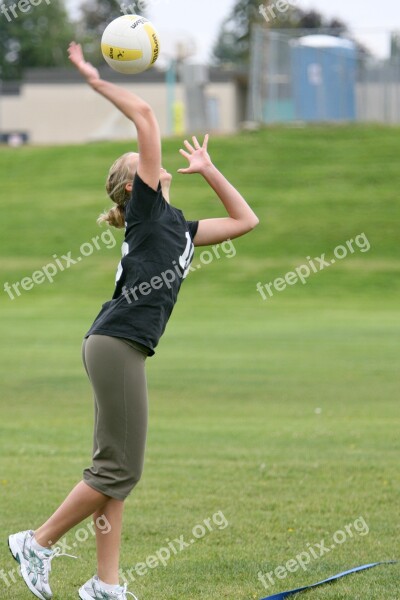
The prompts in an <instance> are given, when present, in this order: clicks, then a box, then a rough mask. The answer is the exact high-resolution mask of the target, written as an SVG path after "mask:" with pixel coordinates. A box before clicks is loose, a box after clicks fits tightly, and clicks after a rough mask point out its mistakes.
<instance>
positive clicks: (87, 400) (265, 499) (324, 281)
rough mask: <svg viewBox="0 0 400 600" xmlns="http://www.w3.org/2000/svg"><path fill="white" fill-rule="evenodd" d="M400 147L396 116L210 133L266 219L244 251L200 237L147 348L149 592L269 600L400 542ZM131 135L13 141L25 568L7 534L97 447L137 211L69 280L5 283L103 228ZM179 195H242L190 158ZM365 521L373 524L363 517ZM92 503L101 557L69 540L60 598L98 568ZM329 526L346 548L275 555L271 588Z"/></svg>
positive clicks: (139, 501) (379, 596)
mask: <svg viewBox="0 0 400 600" xmlns="http://www.w3.org/2000/svg"><path fill="white" fill-rule="evenodd" d="M399 146H400V144H399V131H398V130H396V129H388V128H381V127H367V128H363V127H341V128H330V127H314V128H309V129H284V128H276V129H270V130H267V131H262V132H259V133H255V134H244V135H241V136H237V137H232V138H225V139H223V138H216V139H212V140H211V141H210V151H211V154H212V156H213V158H214V161H215V163H216V164H217V166H219V167H220V168H221V170H223V171H224V172H225V173H226V175H227V176H228V178H230V179H231V180H232V182H233V183H234V184H235V185H237V187H238V188H239V189H240V190H241V191H242V192H243V194H244V195H245V196H246V198H247V200H248V201H249V202H250V204H251V205H252V206H253V208H254V209H255V211H256V213H257V215H258V216H259V218H260V225H259V226H258V228H257V229H256V230H255V231H254V232H252V233H251V234H250V235H248V236H245V237H243V238H241V239H239V240H235V242H234V245H235V250H236V256H234V257H232V258H228V257H227V256H221V258H220V259H219V260H217V259H215V260H213V261H212V262H211V264H209V265H205V264H203V262H202V261H201V252H202V251H203V250H204V249H201V248H198V249H197V252H196V254H197V257H196V260H195V264H199V265H200V266H201V269H198V270H196V272H193V273H191V274H190V275H189V277H188V279H187V281H186V282H185V283H184V287H183V288H182V291H181V295H180V300H179V302H178V304H177V306H176V308H175V310H174V313H173V316H172V318H171V321H170V323H169V325H168V327H167V331H166V333H165V335H164V337H163V338H162V340H161V343H160V345H159V347H158V351H157V354H156V356H155V357H154V358H151V359H148V361H147V374H148V382H149V397H150V427H149V435H148V446H147V455H146V464H145V471H144V475H143V478H142V480H141V482H140V484H139V485H138V487H137V488H136V490H135V491H134V493H133V494H132V495H131V496H130V498H129V499H128V501H127V504H126V512H125V518H124V535H123V551H122V560H121V568H122V569H123V570H124V573H127V572H128V571H129V569H131V574H132V577H135V581H133V582H130V589H131V590H132V591H133V592H134V593H135V594H136V595H137V596H138V598H139V599H140V600H156V599H159V600H161V599H162V600H197V599H201V600H214V599H216V598H226V599H229V600H234V599H235V600H258V599H260V598H263V597H265V596H267V595H269V594H274V593H277V592H279V591H283V590H286V589H291V588H295V587H299V586H302V585H306V584H308V583H313V582H316V581H319V580H321V579H324V578H326V577H329V576H331V575H334V574H335V573H338V572H340V571H342V570H346V569H349V568H351V567H354V566H357V565H361V564H364V563H370V562H374V561H380V560H393V559H399V558H400V552H399V542H398V540H399V535H400V527H399V519H398V515H399V492H400V486H399V477H398V465H399V446H400V439H399V420H400V419H399V416H400V414H399V379H398V356H399V345H398V344H399V330H400V318H399V317H400V312H399V292H400V284H399V272H400V259H399V236H398V229H399V225H398V223H399V217H400V208H399V199H398V190H399V189H400V170H399V166H398V155H399ZM132 147H133V148H134V149H135V144H133V146H132ZM180 147H181V141H180V140H168V141H167V142H165V144H164V165H165V166H166V167H167V168H168V169H170V170H172V172H174V171H176V169H177V168H178V167H179V166H182V164H183V163H182V159H181V157H180V156H179V154H178V149H179V148H180ZM129 148H130V146H129V145H127V144H122V143H119V144H95V145H89V146H86V147H72V146H71V147H62V148H22V149H18V150H11V149H2V150H0V170H1V174H2V176H1V186H2V195H1V197H2V200H1V219H0V221H1V224H0V227H1V237H0V243H1V258H0V261H1V288H2V292H1V296H0V310H1V312H0V319H1V337H2V344H1V350H0V352H1V360H0V372H1V420H0V430H1V437H0V457H1V459H0V460H1V470H0V488H1V507H0V514H1V531H2V540H3V544H2V546H1V548H0V557H1V568H2V569H3V570H4V573H5V574H6V576H7V578H8V580H7V581H9V580H10V578H11V575H10V574H9V571H10V570H11V571H12V570H13V569H15V566H16V563H14V561H12V559H11V556H10V555H9V551H8V548H7V545H6V536H7V535H8V534H9V533H12V532H15V531H19V530H21V529H27V528H35V527H37V526H39V525H40V524H41V523H42V522H43V521H44V520H45V519H46V518H47V517H48V516H49V514H50V513H51V512H52V511H53V510H54V509H55V508H56V507H57V506H58V504H59V503H60V502H61V501H62V500H63V499H64V497H65V495H66V493H67V492H68V491H69V490H70V488H71V487H72V486H73V485H74V484H75V483H76V482H77V481H78V480H79V479H80V478H81V473H82V470H83V468H84V467H86V466H88V465H89V464H90V453H91V441H92V394H91V388H90V385H89V382H88V380H87V377H86V374H85V371H84V368H83V365H82V362H81V344H82V338H83V335H84V333H85V332H86V331H87V329H88V328H89V326H90V324H91V323H92V320H93V319H94V317H95V316H96V314H97V312H98V310H99V309H100V306H101V304H102V303H103V302H105V300H107V299H109V298H110V297H111V294H112V291H113V281H114V273H115V269H116V265H117V263H118V261H119V255H120V245H121V242H122V238H121V232H115V233H114V235H115V239H116V241H117V243H116V245H115V246H114V247H113V248H107V247H106V246H105V245H104V244H103V245H102V246H101V248H100V249H99V250H96V251H94V252H93V254H92V255H91V256H88V257H86V258H85V259H84V260H82V261H81V262H79V263H78V264H76V265H74V266H73V267H71V268H69V269H65V270H64V271H63V272H59V273H58V274H57V275H56V276H55V278H54V282H53V283H52V284H50V283H49V282H48V281H47V282H44V283H42V284H41V285H35V286H34V288H33V289H32V290H30V291H23V292H22V293H21V295H20V296H16V295H15V298H14V300H12V299H11V298H10V297H9V295H8V294H7V293H6V292H5V291H3V285H4V283H5V282H8V283H9V284H12V283H15V282H20V281H21V280H22V279H23V278H24V277H30V276H31V275H32V273H33V272H35V271H37V270H38V269H41V267H42V266H43V265H46V264H47V263H50V262H52V261H53V262H54V261H55V258H54V256H53V255H55V254H56V255H57V256H58V257H61V256H63V255H66V254H67V253H68V252H70V251H71V252H72V256H75V257H76V256H77V255H78V254H79V249H80V246H81V244H83V243H85V242H90V240H92V238H93V237H95V236H96V235H99V234H100V233H101V230H100V229H99V228H98V227H97V225H96V223H95V219H96V217H97V215H98V213H99V212H100V211H101V210H103V209H104V208H106V207H107V206H108V201H107V198H106V196H105V194H104V192H103V185H104V179H105V175H106V172H107V170H108V167H109V165H110V163H111V162H112V161H113V160H114V158H115V157H116V156H118V155H119V154H120V153H122V152H124V151H126V150H128V149H129ZM172 203H173V204H174V205H175V206H179V207H180V208H182V209H183V210H184V212H185V215H186V217H187V218H188V219H199V218H205V217H209V216H222V215H223V214H224V212H223V210H222V207H221V206H220V204H219V202H218V201H217V200H216V199H214V197H213V194H212V193H211V192H210V191H209V190H208V189H207V187H206V184H204V183H203V182H202V181H201V179H200V178H198V177H197V176H191V177H188V176H187V177H186V178H185V177H183V176H179V175H177V176H176V181H175V183H174V187H173V194H172ZM362 233H364V234H365V236H366V237H367V239H368V241H369V244H370V250H369V251H368V252H361V249H360V248H358V247H356V248H355V249H356V251H355V252H354V253H353V254H350V253H349V255H348V257H347V258H345V259H343V260H340V261H339V260H338V261H336V264H335V265H331V267H329V268H326V269H324V271H322V272H318V273H314V274H312V276H310V277H309V280H308V283H307V284H306V285H302V284H301V283H297V285H292V286H288V287H287V289H286V290H285V291H282V292H278V291H275V293H274V295H273V297H271V298H269V299H267V300H263V299H262V297H261V295H260V294H259V293H258V292H257V290H256V284H257V283H258V282H261V283H262V284H265V283H268V282H272V281H273V280H274V279H275V278H278V277H284V276H285V274H286V273H287V272H289V271H293V270H294V269H295V268H296V267H298V266H299V265H302V264H304V263H306V262H307V260H306V257H308V256H311V257H312V258H313V257H320V256H321V255H322V254H323V253H326V256H327V257H329V258H332V256H333V251H334V249H335V248H336V247H337V246H338V245H343V244H346V241H348V240H350V239H354V238H355V237H356V236H358V235H360V234H362ZM204 256H205V255H204ZM220 511H221V512H220ZM217 514H219V515H220V516H219V518H217V517H216V515H217ZM213 515H214V518H213ZM221 515H223V517H224V519H226V521H224V525H223V526H222V520H221ZM207 518H208V519H210V521H209V524H210V527H209V528H210V529H212V531H208V533H207V534H206V535H204V536H203V537H202V539H198V540H197V541H196V542H195V543H193V544H189V547H187V548H185V549H184V550H182V551H179V552H177V553H176V554H173V553H172V557H171V559H170V560H169V561H168V562H167V565H166V566H165V567H163V566H159V567H155V568H148V569H147V573H145V574H142V575H139V574H138V572H137V571H138V570H139V572H142V573H143V572H144V570H142V571H140V567H137V570H136V571H133V570H132V569H134V568H135V565H137V563H140V562H144V561H146V559H147V557H149V556H151V555H154V554H156V552H157V551H159V550H160V548H163V547H165V546H167V545H168V542H167V541H166V540H167V539H168V540H171V541H172V540H175V539H176V538H180V536H183V537H184V539H185V540H186V541H188V540H190V539H194V538H193V533H192V531H193V528H194V527H196V526H199V525H201V524H202V523H203V521H204V520H205V519H207ZM357 519H358V521H357ZM360 519H362V521H360ZM226 522H227V523H228V525H226ZM360 522H363V523H365V524H366V525H367V529H368V533H367V529H366V528H364V529H363V531H362V532H361V529H359V530H356V529H355V527H356V526H357V525H355V523H358V525H359V524H360ZM89 523H90V522H89V521H87V522H85V523H84V524H81V525H80V526H79V527H77V528H76V529H75V530H73V531H71V532H70V533H69V534H68V536H67V543H68V545H69V546H71V551H70V553H72V554H76V555H77V556H79V558H80V560H73V559H69V558H59V559H56V560H54V561H53V570H52V574H51V577H52V578H51V582H52V587H53V591H54V594H55V597H56V598H62V600H70V599H73V598H77V592H76V590H77V588H78V587H79V586H80V585H81V584H82V583H83V582H84V581H86V580H87V579H88V578H89V577H90V576H91V575H92V574H93V573H94V570H95V543H94V538H93V536H92V535H89V533H88V531H89V529H88V527H89ZM218 523H219V525H218ZM346 525H347V526H349V525H352V526H353V529H352V534H351V535H350V533H348V532H349V531H350V529H349V528H348V530H347V534H346V530H345V527H346ZM338 531H344V532H345V539H344V538H343V536H341V535H340V534H338V533H337V532H338ZM195 532H196V533H197V534H198V535H199V537H201V536H200V534H199V532H201V529H200V528H197V529H195ZM86 538H87V539H86ZM78 540H79V541H78ZM321 540H324V542H325V544H326V546H328V548H329V549H330V551H329V552H327V553H325V554H324V555H323V556H322V557H319V558H315V559H314V558H313V559H311V560H310V562H309V564H308V565H306V567H305V570H304V569H302V568H298V569H297V570H296V571H293V572H288V571H286V573H287V576H286V577H284V578H282V579H279V577H278V576H276V575H274V581H275V584H274V585H272V583H271V584H270V587H269V588H268V589H265V587H264V586H263V585H262V583H261V582H260V581H259V579H258V573H259V572H260V571H262V573H264V574H265V573H268V572H271V571H274V570H275V569H277V568H278V567H279V566H282V565H286V564H287V563H288V561H290V560H291V559H296V556H297V555H299V554H300V553H302V552H304V551H307V550H309V549H310V548H311V547H313V548H316V547H317V546H318V544H320V543H321ZM332 540H334V541H336V542H337V543H336V544H335V548H334V549H333V548H331V546H332V544H333V541H332ZM74 546H75V547H74ZM175 546H176V547H179V545H178V544H177V543H175ZM142 569H143V567H142ZM278 572H280V573H282V570H281V571H278ZM399 574H400V565H387V566H386V565H385V566H380V567H377V568H376V569H372V570H370V571H366V572H365V573H361V574H356V575H351V576H349V577H348V578H345V579H343V580H341V581H339V582H337V583H334V584H331V585H328V586H325V587H322V588H319V589H316V590H313V591H310V592H307V593H306V594H304V595H300V596H299V598H300V597H304V598H308V599H309V600H314V599H318V600H319V599H321V600H333V599H334V600H342V599H343V600H344V599H346V600H348V599H350V598H351V600H396V599H397V600H398V599H400V591H399V587H400V586H399ZM128 579H129V577H128ZM30 597H31V596H30V594H29V592H28V591H27V590H26V589H25V586H24V584H23V583H22V582H21V581H20V580H18V582H17V584H15V585H13V586H12V588H10V587H8V586H7V585H6V584H5V583H4V582H2V581H1V579H0V599H3V598H4V599H6V598H7V599H10V598H12V599H13V600H14V599H16V600H17V599H21V600H22V599H24V598H27V599H28V598H30Z"/></svg>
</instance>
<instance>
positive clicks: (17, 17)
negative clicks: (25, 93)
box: [0, 0, 73, 80]
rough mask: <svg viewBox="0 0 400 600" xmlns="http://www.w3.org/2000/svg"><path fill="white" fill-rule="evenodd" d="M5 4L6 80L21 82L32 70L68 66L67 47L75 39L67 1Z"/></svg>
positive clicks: (1, 31) (0, 65)
mask: <svg viewBox="0 0 400 600" xmlns="http://www.w3.org/2000/svg"><path fill="white" fill-rule="evenodd" d="M10 6H12V4H9V5H7V4H3V3H2V7H3V8H2V9H1V11H2V12H1V14H0V69H1V76H2V79H3V80H12V79H14V80H19V79H20V78H21V77H22V73H23V70H24V69H26V68H31V67H58V66H64V65H66V64H68V56H67V47H68V43H69V41H70V40H71V39H72V37H73V26H72V24H71V22H70V21H69V18H68V14H67V11H66V9H65V5H64V0H52V1H51V3H49V4H47V3H44V2H43V3H42V4H38V5H37V6H32V5H31V6H30V8H29V10H28V11H27V12H22V11H20V10H19V8H18V4H15V3H14V5H13V6H14V10H13V11H12V10H11V9H10Z"/></svg>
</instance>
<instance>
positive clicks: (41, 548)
mask: <svg viewBox="0 0 400 600" xmlns="http://www.w3.org/2000/svg"><path fill="white" fill-rule="evenodd" d="M31 546H32V548H33V549H34V550H36V551H37V552H39V551H40V552H44V551H45V550H48V551H50V552H51V548H48V547H46V546H41V545H40V544H38V543H37V541H36V540H35V536H34V535H33V536H32V541H31Z"/></svg>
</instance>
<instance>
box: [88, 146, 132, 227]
mask: <svg viewBox="0 0 400 600" xmlns="http://www.w3.org/2000/svg"><path fill="white" fill-rule="evenodd" d="M132 156H135V153H134V152H127V153H126V154H123V155H122V156H120V157H119V158H117V160H116V161H115V163H114V164H113V165H112V167H111V168H110V170H109V173H108V176H107V181H106V190H107V194H108V195H109V197H110V198H111V200H112V201H113V202H115V204H116V205H117V206H114V207H113V208H111V209H110V210H109V211H106V212H103V213H102V214H101V215H100V216H99V218H98V219H97V223H98V224H99V225H101V223H104V222H106V223H108V224H109V225H111V227H117V228H118V229H123V228H124V227H125V213H124V208H125V206H126V205H127V203H128V201H129V199H130V197H131V192H129V191H128V190H127V189H126V184H127V183H131V182H132V180H133V177H134V175H135V172H136V168H137V166H136V163H135V162H133V161H131V160H129V159H130V158H131V157H132Z"/></svg>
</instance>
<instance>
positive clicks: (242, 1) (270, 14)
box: [212, 0, 347, 66]
mask: <svg viewBox="0 0 400 600" xmlns="http://www.w3.org/2000/svg"><path fill="white" fill-rule="evenodd" d="M253 24H260V25H264V26H265V27H269V28H271V29H322V28H323V29H324V30H325V31H326V32H332V33H335V35H341V34H343V33H345V32H346V31H347V27H346V25H345V24H344V23H342V22H341V21H340V20H338V19H332V20H330V21H329V20H326V19H324V17H323V16H322V15H321V14H320V13H319V12H317V11H314V10H312V11H304V10H302V9H300V8H297V7H295V6H293V5H290V3H288V4H287V10H281V11H279V10H278V8H277V5H276V4H274V3H267V4H264V5H263V4H260V0H237V1H236V3H235V5H234V6H233V9H232V11H231V13H230V14H229V15H228V17H227V18H226V19H225V21H224V22H223V24H222V27H221V30H220V33H219V36H218V38H217V41H216V43H215V46H214V49H213V56H212V58H213V61H214V62H215V63H217V64H234V65H236V66H246V65H247V64H248V62H249V56H250V39H251V29H252V26H253Z"/></svg>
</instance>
